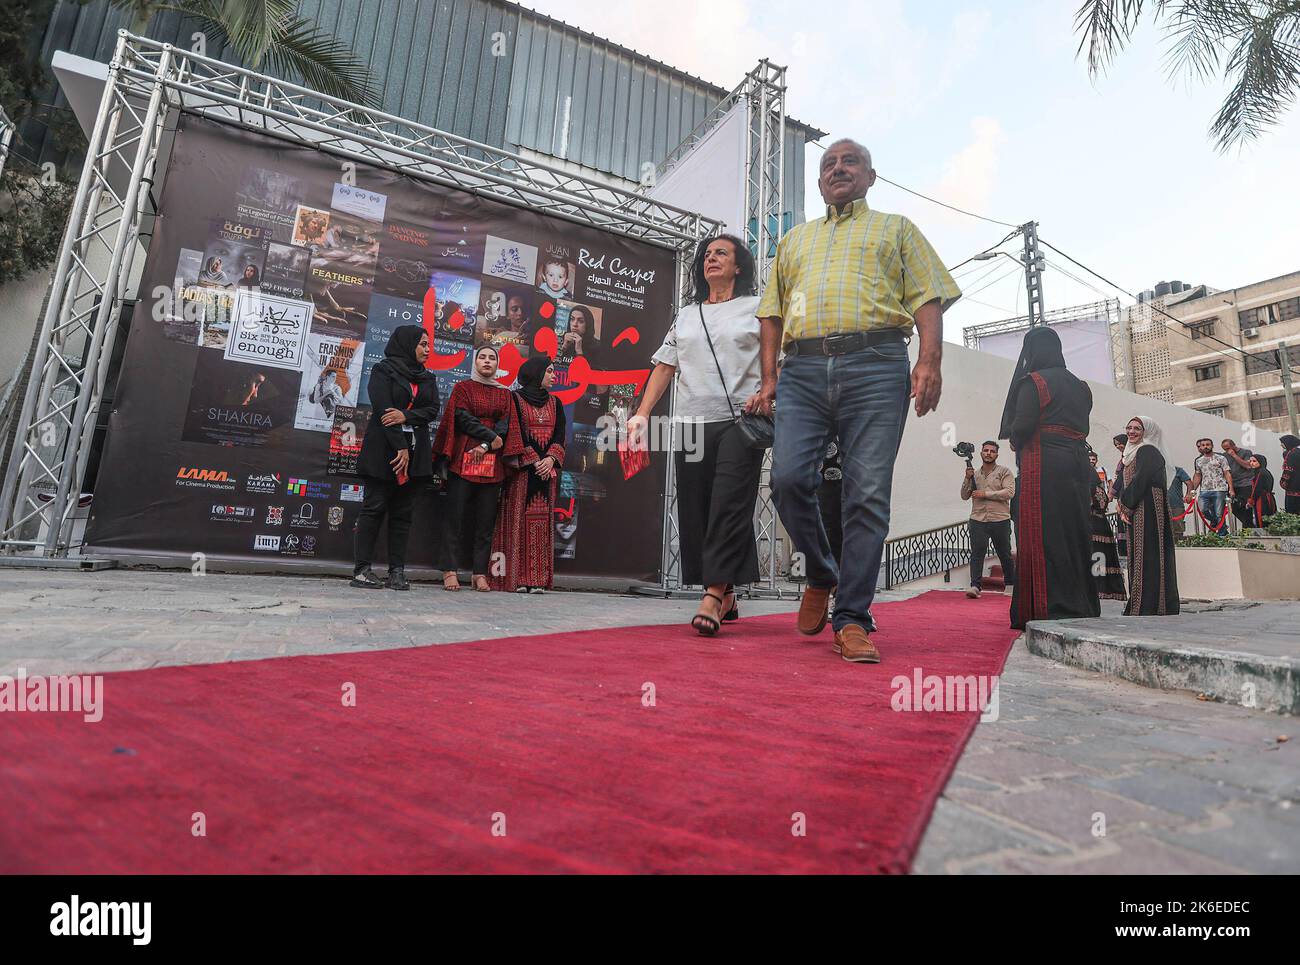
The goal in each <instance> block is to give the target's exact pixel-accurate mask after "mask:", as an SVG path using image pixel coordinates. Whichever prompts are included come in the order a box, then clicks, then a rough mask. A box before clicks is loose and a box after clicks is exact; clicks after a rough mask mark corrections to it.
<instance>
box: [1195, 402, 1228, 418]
mask: <svg viewBox="0 0 1300 965" xmlns="http://www.w3.org/2000/svg"><path fill="white" fill-rule="evenodd" d="M1197 411H1199V412H1204V413H1205V414H1206V415H1217V416H1218V417H1219V418H1220V419H1223V418H1227V415H1228V407H1227V406H1226V405H1212V406H1210V407H1209V408H1208V409H1199V410H1197Z"/></svg>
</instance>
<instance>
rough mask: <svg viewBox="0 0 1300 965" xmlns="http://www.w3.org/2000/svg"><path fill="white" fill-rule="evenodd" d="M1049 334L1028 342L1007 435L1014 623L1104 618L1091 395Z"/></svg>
mask: <svg viewBox="0 0 1300 965" xmlns="http://www.w3.org/2000/svg"><path fill="white" fill-rule="evenodd" d="M1060 345H1061V343H1060V337H1059V336H1058V335H1057V334H1056V333H1055V332H1054V331H1052V330H1051V329H1049V328H1035V329H1031V330H1030V332H1029V333H1028V334H1027V335H1026V336H1025V342H1024V346H1023V348H1022V350H1021V356H1020V360H1019V362H1017V368H1016V372H1017V376H1016V380H1015V381H1014V382H1013V383H1012V387H1011V391H1010V392H1009V393H1008V397H1007V405H1006V408H1005V409H1004V410H1003V425H1002V429H1001V431H1000V435H1003V436H1004V437H1005V438H1008V439H1010V440H1011V445H1012V448H1013V449H1015V450H1016V462H1017V464H1018V467H1019V475H1018V478H1017V480H1016V484H1017V491H1018V496H1019V498H1018V499H1017V501H1016V585H1015V590H1014V592H1013V593H1012V595H1011V625H1012V626H1013V627H1015V628H1016V629H1024V626H1025V624H1026V623H1027V622H1028V621H1030V620H1069V619H1072V618H1074V617H1095V616H1099V615H1100V614H1101V603H1100V602H1099V600H1098V599H1097V590H1098V586H1097V584H1098V580H1097V578H1096V577H1095V576H1094V575H1093V570H1092V552H1093V549H1092V546H1093V544H1092V523H1091V522H1090V520H1089V514H1090V512H1091V509H1090V507H1091V503H1092V498H1093V488H1094V486H1095V484H1096V482H1097V474H1096V473H1095V472H1094V471H1093V469H1092V467H1091V466H1090V465H1089V464H1088V448H1087V443H1086V439H1087V436H1088V417H1089V415H1090V414H1091V412H1092V392H1091V391H1090V390H1089V389H1088V386H1087V384H1086V383H1084V382H1083V381H1081V380H1080V379H1078V378H1076V377H1075V376H1074V375H1073V374H1071V373H1070V372H1069V370H1068V369H1066V368H1065V359H1064V357H1063V356H1062V354H1061V347H1060Z"/></svg>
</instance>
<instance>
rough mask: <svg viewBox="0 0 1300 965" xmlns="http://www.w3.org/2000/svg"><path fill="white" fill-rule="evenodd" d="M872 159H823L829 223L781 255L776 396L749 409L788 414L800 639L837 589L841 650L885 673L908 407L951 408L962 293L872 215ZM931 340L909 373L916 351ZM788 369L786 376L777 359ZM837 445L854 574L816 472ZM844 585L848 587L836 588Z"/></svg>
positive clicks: (784, 489) (797, 232) (785, 518)
mask: <svg viewBox="0 0 1300 965" xmlns="http://www.w3.org/2000/svg"><path fill="white" fill-rule="evenodd" d="M875 181H876V172H875V170H874V169H873V168H872V166H871V154H870V152H869V151H867V149H866V148H864V147H862V145H860V144H858V143H856V142H854V141H851V140H840V141H836V142H835V143H834V144H832V145H831V146H830V147H829V148H828V149H827V151H826V153H825V154H824V155H823V156H822V160H821V169H820V175H819V177H818V181H817V183H818V186H819V187H820V188H821V194H822V199H823V200H824V201H825V202H826V212H825V214H824V215H823V216H822V217H819V218H815V219H814V220H812V221H809V222H808V223H807V224H802V225H798V226H796V227H795V228H793V229H792V230H791V231H790V232H789V233H788V234H787V235H786V236H785V237H784V238H782V239H781V244H780V246H779V247H778V249H777V255H776V264H775V265H774V266H773V269H772V273H771V277H770V278H769V279H768V283H767V289H766V291H764V293H763V299H762V302H761V304H760V305H759V307H758V316H759V318H760V319H761V324H762V336H761V337H762V356H763V385H762V388H761V389H760V390H759V392H758V393H756V394H755V395H754V396H752V397H751V398H750V399H749V401H748V402H746V406H745V407H746V410H747V411H750V412H767V411H771V409H770V407H771V406H773V405H774V402H775V400H776V399H777V398H778V397H779V399H780V403H781V404H780V405H779V406H777V407H776V408H775V414H776V442H775V444H774V446H773V448H772V495H773V497H774V499H775V502H776V506H777V510H778V511H779V512H780V514H781V521H782V522H783V523H784V524H785V527H786V529H787V530H788V531H789V533H790V536H791V539H792V540H793V541H794V547H795V549H796V550H797V551H799V552H800V553H802V554H803V556H804V562H805V567H806V575H807V578H808V587H807V589H806V590H805V591H804V597H803V601H802V603H801V604H800V609H799V630H800V631H801V632H803V633H806V634H816V633H820V632H821V631H822V629H823V628H824V627H825V626H826V622H827V619H828V616H829V614H828V604H829V598H830V594H831V593H832V591H835V615H834V618H833V621H832V622H833V626H834V630H835V643H834V647H833V649H834V650H835V651H836V652H837V653H839V654H840V655H841V656H842V657H843V658H844V659H845V660H848V661H850V662H854V663H878V662H879V661H880V654H879V652H878V651H877V649H876V647H875V645H874V644H873V643H872V642H871V637H870V634H871V633H872V632H873V631H874V630H875V629H876V625H875V621H874V620H873V619H872V617H871V602H872V600H873V599H874V598H875V592H876V579H877V577H878V576H879V573H880V558H881V554H882V552H883V550H884V544H885V536H886V534H887V533H888V532H889V501H890V495H891V489H892V485H893V476H894V459H895V457H896V456H897V454H898V445H899V443H900V442H901V441H902V438H903V424H904V422H905V421H906V418H907V402H908V399H909V398H911V399H915V400H916V414H917V415H918V416H923V415H925V414H926V413H927V412H930V411H931V410H933V409H934V407H935V406H936V405H938V403H939V391H940V387H941V377H940V373H939V365H940V360H941V358H942V354H943V348H942V346H943V312H944V310H945V309H947V308H948V306H949V305H951V304H952V303H953V302H955V301H956V300H957V299H958V298H959V297H961V292H960V291H959V290H958V288H957V286H956V284H955V283H954V282H953V280H952V278H951V276H950V275H949V274H948V272H947V271H946V270H945V269H944V267H943V262H941V261H940V260H939V257H938V255H937V254H935V251H934V249H933V248H932V247H931V246H930V243H929V242H928V241H926V239H925V236H924V235H922V234H921V232H920V230H919V229H917V227H916V226H915V225H914V224H912V222H911V221H909V220H908V219H907V218H904V217H902V216H901V215H896V214H885V213H883V212H879V211H873V210H871V208H869V207H868V205H867V202H866V195H867V190H868V189H869V188H870V187H871V186H872V185H873V184H874V183H875ZM913 332H915V333H916V334H917V336H918V337H919V340H920V345H919V346H918V352H917V362H916V365H915V367H914V368H912V370H911V372H910V375H909V372H908V367H909V363H908V353H907V345H908V342H909V341H910V339H911V336H912V334H913ZM779 349H784V351H785V361H784V363H783V364H782V366H781V371H780V378H779V383H778V377H777V355H778V351H779ZM836 436H838V438H839V445H840V450H841V460H842V462H841V466H842V469H843V473H844V479H843V519H844V550H843V559H844V562H845V564H846V565H845V568H844V570H843V572H842V573H841V572H840V571H839V569H838V567H837V566H836V563H835V558H834V557H833V556H832V555H831V551H830V544H829V541H828V540H827V537H826V529H825V527H824V526H823V524H822V520H821V516H820V514H819V512H818V509H817V485H818V481H819V476H818V472H817V464H818V460H819V459H820V457H821V455H822V453H824V452H825V451H826V446H827V444H828V443H829V442H830V440H831V439H832V438H834V437H836ZM837 585H838V590H835V587H836V586H837Z"/></svg>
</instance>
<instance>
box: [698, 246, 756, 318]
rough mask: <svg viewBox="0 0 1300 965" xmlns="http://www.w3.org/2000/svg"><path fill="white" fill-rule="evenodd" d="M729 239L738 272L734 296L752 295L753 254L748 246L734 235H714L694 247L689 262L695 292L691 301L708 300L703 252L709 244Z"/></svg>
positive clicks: (753, 279)
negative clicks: (692, 258) (733, 250)
mask: <svg viewBox="0 0 1300 965" xmlns="http://www.w3.org/2000/svg"><path fill="white" fill-rule="evenodd" d="M719 239H721V240H723V241H730V242H731V246H732V247H733V248H734V249H735V250H736V267H737V268H739V269H740V273H739V274H738V275H736V287H735V290H734V293H733V294H734V295H735V297H737V298H739V297H740V296H741V295H754V294H757V292H756V291H755V282H756V281H757V279H755V277H754V256H753V255H751V254H750V253H749V246H748V245H746V244H745V243H744V242H743V241H741V240H740V239H739V238H737V237H736V236H735V235H714V236H713V237H712V238H705V239H704V240H703V241H701V242H700V246H699V247H698V248H696V249H695V261H694V262H693V263H692V264H691V279H692V280H693V281H694V282H695V294H694V295H693V296H692V301H697V302H706V301H708V300H709V283H708V282H707V281H705V280H704V253H705V252H706V251H708V250H709V245H711V244H713V242H715V241H717V240H719Z"/></svg>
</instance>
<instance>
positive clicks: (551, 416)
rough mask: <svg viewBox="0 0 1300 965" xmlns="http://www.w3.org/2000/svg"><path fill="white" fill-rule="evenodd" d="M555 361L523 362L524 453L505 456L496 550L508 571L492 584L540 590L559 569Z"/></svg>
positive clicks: (519, 400)
mask: <svg viewBox="0 0 1300 965" xmlns="http://www.w3.org/2000/svg"><path fill="white" fill-rule="evenodd" d="M553 384H555V367H554V365H553V364H552V362H551V360H550V359H549V358H547V357H546V356H545V355H534V356H533V357H532V358H530V359H529V360H528V361H527V362H525V363H524V364H523V365H522V366H520V367H519V388H517V389H516V390H515V391H514V393H513V394H514V406H515V408H514V413H513V418H514V422H515V424H516V425H517V426H518V427H519V435H520V437H521V439H522V442H523V450H524V451H523V453H522V454H521V455H519V456H511V457H509V458H507V460H506V481H505V488H504V495H503V496H502V499H501V516H500V519H499V520H498V521H497V529H496V536H495V537H493V540H492V555H493V556H496V554H497V553H501V554H503V556H504V558H505V564H506V565H505V572H504V573H502V574H499V575H498V574H497V573H496V572H494V573H493V574H492V579H491V584H492V588H493V589H494V590H514V591H517V592H520V593H540V592H542V591H543V590H547V589H550V587H551V581H552V578H553V576H554V574H555V524H554V514H555V492H556V488H557V486H558V483H559V480H560V467H561V466H562V465H563V464H564V434H565V418H564V406H563V405H561V404H560V400H559V399H557V398H556V397H555V396H553V395H551V393H550V392H549V391H548V390H549V389H550V387H551V386H552V385H553Z"/></svg>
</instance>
